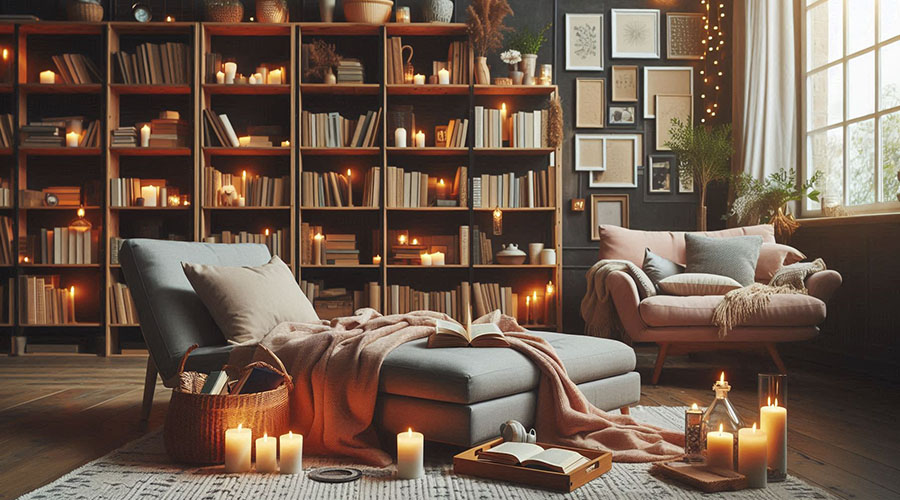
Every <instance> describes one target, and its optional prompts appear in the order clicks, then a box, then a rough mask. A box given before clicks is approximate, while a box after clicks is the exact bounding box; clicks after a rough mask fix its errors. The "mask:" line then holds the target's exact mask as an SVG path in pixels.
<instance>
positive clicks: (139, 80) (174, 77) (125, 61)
mask: <svg viewBox="0 0 900 500" xmlns="http://www.w3.org/2000/svg"><path fill="white" fill-rule="evenodd" d="M189 53H190V52H189V49H188V46H187V45H186V44H183V43H177V42H165V43H159V44H156V43H142V44H140V45H138V46H137V47H135V53H134V54H129V53H127V52H125V51H119V52H114V53H113V60H114V61H115V63H116V68H117V69H118V71H119V83H126V84H145V85H146V84H150V85H160V84H162V85H177V84H188V83H190V80H191V70H190V67H191V66H190V55H189Z"/></svg>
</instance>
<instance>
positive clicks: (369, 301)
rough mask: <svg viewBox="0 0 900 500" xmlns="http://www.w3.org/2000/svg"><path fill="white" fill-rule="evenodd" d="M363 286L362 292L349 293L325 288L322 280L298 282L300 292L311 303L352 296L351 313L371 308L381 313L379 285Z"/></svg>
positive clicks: (375, 282)
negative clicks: (326, 298)
mask: <svg viewBox="0 0 900 500" xmlns="http://www.w3.org/2000/svg"><path fill="white" fill-rule="evenodd" d="M363 286H364V288H363V289H362V290H352V291H350V290H347V289H344V288H339V289H335V288H325V282H324V281H322V280H300V290H302V291H303V293H304V294H305V295H306V298H308V299H309V301H310V302H312V303H316V300H318V299H320V298H323V297H326V296H332V297H333V296H337V295H344V294H352V297H353V298H352V300H353V311H356V310H357V309H361V308H363V307H371V308H372V309H375V310H376V311H379V312H381V285H379V284H378V282H377V281H370V282H368V283H366V284H365V285H363Z"/></svg>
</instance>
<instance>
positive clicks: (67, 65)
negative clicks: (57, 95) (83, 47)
mask: <svg viewBox="0 0 900 500" xmlns="http://www.w3.org/2000/svg"><path fill="white" fill-rule="evenodd" d="M52 59H53V64H54V65H56V70H57V73H59V76H60V77H61V78H62V81H63V83H68V84H75V85H84V84H89V83H102V82H103V80H104V78H103V77H102V76H100V70H98V69H97V66H96V65H95V64H94V61H92V60H91V58H89V57H87V56H85V55H83V54H63V55H61V56H53V58H52Z"/></svg>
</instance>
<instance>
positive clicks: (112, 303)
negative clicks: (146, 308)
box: [106, 283, 138, 325]
mask: <svg viewBox="0 0 900 500" xmlns="http://www.w3.org/2000/svg"><path fill="white" fill-rule="evenodd" d="M106 295H107V299H108V300H109V323H110V324H111V325H136V324H138V317H137V308H136V307H134V298H132V297H131V290H129V289H128V285H126V284H124V283H113V284H112V285H109V288H108V289H107V294H106Z"/></svg>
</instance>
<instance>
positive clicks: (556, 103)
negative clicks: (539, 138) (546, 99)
mask: <svg viewBox="0 0 900 500" xmlns="http://www.w3.org/2000/svg"><path fill="white" fill-rule="evenodd" d="M548 113H549V115H548V116H547V144H548V145H549V146H550V147H551V148H558V147H559V146H560V144H562V141H563V109H562V103H561V102H560V100H559V96H558V95H557V96H554V97H552V98H550V110H549V111H548Z"/></svg>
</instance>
